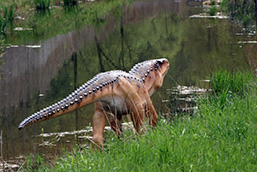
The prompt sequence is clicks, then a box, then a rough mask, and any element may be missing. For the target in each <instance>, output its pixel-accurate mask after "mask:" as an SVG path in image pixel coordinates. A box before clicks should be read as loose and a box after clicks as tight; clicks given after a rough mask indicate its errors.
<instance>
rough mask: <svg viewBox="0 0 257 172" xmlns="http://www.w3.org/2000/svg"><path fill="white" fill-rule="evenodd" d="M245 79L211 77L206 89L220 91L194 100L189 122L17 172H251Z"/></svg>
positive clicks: (253, 151) (256, 138)
mask: <svg viewBox="0 0 257 172" xmlns="http://www.w3.org/2000/svg"><path fill="white" fill-rule="evenodd" d="M246 76H247V77H246ZM245 78H248V79H245ZM250 78H251V77H250V76H248V75H241V74H233V75H231V74H228V73H226V72H225V73H224V72H223V73H218V74H215V75H213V77H212V81H214V82H212V83H211V85H212V87H214V86H215V87H216V88H219V86H221V85H223V87H224V89H223V90H222V89H216V91H214V92H213V94H211V95H209V96H206V97H202V98H200V100H199V102H198V112H197V113H195V115H194V116H192V117H190V116H184V117H183V118H182V117H180V118H176V119H175V120H174V121H172V122H166V121H167V120H166V121H165V120H161V121H160V123H159V125H158V126H157V128H156V129H154V130H151V129H149V130H148V131H147V133H146V134H144V135H141V136H132V134H130V136H129V135H127V133H126V134H124V138H122V139H121V140H118V139H116V138H114V140H111V139H107V141H106V143H105V145H107V146H106V148H105V150H104V151H102V152H101V153H95V152H92V151H91V150H87V149H82V150H81V149H79V148H78V147H76V148H74V151H73V153H64V154H63V155H62V156H61V157H59V158H57V159H56V160H55V161H49V162H48V163H45V162H44V160H43V158H41V157H36V158H29V159H27V162H26V164H25V165H24V167H23V170H26V171H27V170H28V171H35V170H36V171H190V170H192V171H256V170H257V166H256V163H257V130H256V125H257V116H256V114H257V96H256V94H255V93H256V85H255V84H256V83H254V82H253V80H252V79H250ZM240 79H243V80H241V81H242V82H234V81H239V80H240ZM249 80H250V82H249ZM237 88H239V89H237ZM241 88H243V89H241Z"/></svg>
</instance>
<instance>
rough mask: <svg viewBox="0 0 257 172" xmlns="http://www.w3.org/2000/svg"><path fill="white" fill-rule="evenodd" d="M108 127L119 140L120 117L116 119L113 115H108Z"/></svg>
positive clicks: (120, 132) (120, 130) (120, 129)
mask: <svg viewBox="0 0 257 172" xmlns="http://www.w3.org/2000/svg"><path fill="white" fill-rule="evenodd" d="M109 119H110V125H111V128H112V130H113V131H114V132H115V133H116V134H117V135H118V138H120V136H121V134H122V126H121V119H122V116H121V115H119V116H118V117H117V116H116V115H114V114H110V118H109Z"/></svg>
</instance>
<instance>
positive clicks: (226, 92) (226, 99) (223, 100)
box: [208, 71, 253, 109]
mask: <svg viewBox="0 0 257 172" xmlns="http://www.w3.org/2000/svg"><path fill="white" fill-rule="evenodd" d="M250 80H253V78H252V76H251V75H248V74H243V73H239V72H235V73H229V72H227V71H224V72H223V71H219V72H217V73H214V74H213V76H212V77H211V81H210V87H211V89H212V95H211V96H210V97H209V98H208V101H210V102H212V103H215V104H216V106H217V107H220V108H221V109H224V108H228V107H229V106H231V103H232V102H233V99H234V98H235V97H237V96H238V97H244V96H246V95H247V93H248V92H249V90H250V88H251V87H252V85H251V84H250V82H249V81H250Z"/></svg>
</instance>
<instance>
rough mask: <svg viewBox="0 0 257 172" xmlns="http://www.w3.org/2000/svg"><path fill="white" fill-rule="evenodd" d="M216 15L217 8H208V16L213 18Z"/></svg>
mask: <svg viewBox="0 0 257 172" xmlns="http://www.w3.org/2000/svg"><path fill="white" fill-rule="evenodd" d="M216 13H217V8H216V7H215V6H212V7H210V9H209V14H210V16H214V15H215V14H216Z"/></svg>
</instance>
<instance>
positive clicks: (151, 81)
mask: <svg viewBox="0 0 257 172" xmlns="http://www.w3.org/2000/svg"><path fill="white" fill-rule="evenodd" d="M158 68H159V65H158V63H157V61H156V60H148V61H144V62H141V63H138V64H136V65H135V66H134V67H133V68H132V69H131V70H130V71H129V73H130V74H132V75H135V76H136V77H138V78H139V79H141V80H142V81H143V82H144V85H145V86H146V88H147V90H148V93H149V95H150V96H151V95H152V94H153V93H154V92H155V90H156V89H158V88H159V87H158V86H156V78H157V77H158V76H157V75H158V74H159V73H158V72H159V71H158Z"/></svg>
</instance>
